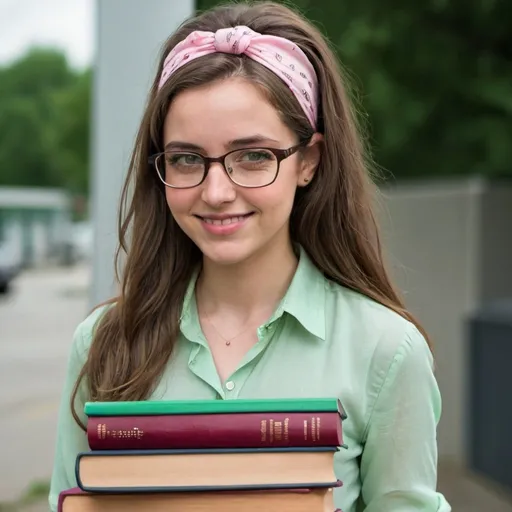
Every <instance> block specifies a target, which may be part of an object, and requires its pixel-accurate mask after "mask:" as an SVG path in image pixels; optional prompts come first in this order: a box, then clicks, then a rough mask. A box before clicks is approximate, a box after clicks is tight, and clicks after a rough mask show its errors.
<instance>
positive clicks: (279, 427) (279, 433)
mask: <svg viewBox="0 0 512 512" xmlns="http://www.w3.org/2000/svg"><path fill="white" fill-rule="evenodd" d="M274 439H275V440H276V441H282V440H283V422H282V421H275V422H274Z"/></svg>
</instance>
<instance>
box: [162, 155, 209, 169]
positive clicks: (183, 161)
mask: <svg viewBox="0 0 512 512" xmlns="http://www.w3.org/2000/svg"><path fill="white" fill-rule="evenodd" d="M166 162H167V164H168V165H183V166H192V165H193V166H196V165H202V164H203V159H202V158H201V157H200V156H199V155H194V154H191V153H170V154H167V155H166Z"/></svg>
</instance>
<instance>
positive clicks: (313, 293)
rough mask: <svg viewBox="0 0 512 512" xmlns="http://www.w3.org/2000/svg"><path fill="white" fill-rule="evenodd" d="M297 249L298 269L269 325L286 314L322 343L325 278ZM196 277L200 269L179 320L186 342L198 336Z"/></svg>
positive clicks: (300, 248)
mask: <svg viewBox="0 0 512 512" xmlns="http://www.w3.org/2000/svg"><path fill="white" fill-rule="evenodd" d="M298 250H299V263H298V265H297V269H296V271H295V274H294V276H293V278H292V281H291V283H290V286H289V287H288V290H287V292H286V294H285V296H284V297H283V300H282V301H281V302H280V304H279V306H278V307H277V309H276V311H275V312H274V314H273V315H272V318H271V319H270V322H272V321H274V320H277V319H278V318H279V317H281V316H282V315H283V313H284V312H286V313H288V314H289V315H291V316H293V317H294V318H295V319H296V320H297V321H298V322H299V323H300V324H301V325H302V326H303V327H304V328H305V329H306V330H308V331H309V332H310V333H311V334H313V336H315V337H317V338H320V339H322V340H325V277H324V276H323V274H322V273H321V272H320V270H318V268H317V267H316V266H315V264H314V263H313V262H312V261H311V259H310V258H309V256H308V255H307V253H306V251H305V250H304V249H303V248H302V247H300V246H299V247H298ZM198 275H199V270H196V271H195V272H194V274H193V276H192V278H191V280H190V283H189V285H188V288H187V292H186V293H185V298H184V301H183V308H182V313H181V317H180V327H181V331H182V332H183V334H184V336H185V337H186V338H188V339H194V338H196V337H197V336H198V334H199V333H200V323H199V316H198V313H197V305H196V300H195V294H194V291H195V285H196V281H197V277H198Z"/></svg>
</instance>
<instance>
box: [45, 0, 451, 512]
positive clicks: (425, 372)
mask: <svg viewBox="0 0 512 512" xmlns="http://www.w3.org/2000/svg"><path fill="white" fill-rule="evenodd" d="M368 168H369V165H368V163H367V161H366V160H365V155H364V152H363V144H362V142H361V139H360V137H359V134H358V131H357V128H356V123H355V120H354V116H353V113H352V109H351V105H350V103H349V100H348V98H347V93H346V91H345V87H344V84H343V82H342V78H341V73H340V69H339V68H338V65H337V61H336V58H335V56H334V54H333V53H332V52H331V50H330V49H329V46H328V44H327V43H326V41H325V40H324V39H323V37H322V36H321V34H320V33H319V32H318V31H317V30H316V29H315V28H314V27H313V26H312V25H311V24H309V23H308V22H307V21H306V20H304V19H303V18H302V17H301V16H299V15H298V14H296V13H294V12H292V11H291V10H289V9H288V8H286V7H284V6H282V5H278V4H274V3H259V4H254V5H252V4H251V5H248V4H241V3H239V4H237V5H229V6H224V7H220V8H217V9H214V10H211V11H208V12H206V13H203V14H201V15H200V16H198V17H196V18H194V19H191V20H189V21H187V22H186V23H185V24H183V25H182V26H181V27H180V28H179V30H177V32H176V33H175V34H174V35H173V36H172V37H171V38H170V39H169V40H168V42H167V43H166V44H165V47H164V49H163V53H162V56H161V61H160V65H159V69H158V74H157V76H156V77H155V80H154V84H153V87H152V89H151V91H150V96H149V101H148V105H147V108H146V111H145V113H144V116H143V119H142V123H141V126H140V129H139V132H138V137H137V140H136V144H135V149H134V152H133V156H132V159H131V164H130V170H129V176H128V179H127V183H126V186H125V190H124V204H127V203H129V207H128V209H127V211H126V213H124V212H121V223H120V245H121V247H122V249H123V250H124V251H125V253H126V256H125V261H124V269H123V273H122V278H121V289H120V294H119V296H118V297H116V298H115V300H112V301H111V302H110V303H109V304H107V305H102V306H101V307H98V308H97V309H96V310H95V311H94V312H93V313H92V314H91V315H90V316H89V317H88V318H87V319H85V320H84V321H83V323H81V324H80V325H79V326H78V328H77V331H76V335H75V338H74V341H73V345H72V348H71V356H70V361H69V368H68V377H67V382H66V386H65V390H64V397H63V401H62V406H61V410H60V417H59V428H58V436H57V447H56V458H55V467H54V472H53V479H52V488H51V494H50V503H51V506H52V509H53V510H55V509H56V502H57V497H58V494H59V492H60V491H62V490H63V489H65V488H69V487H73V486H75V485H76V480H75V476H74V464H75V457H76V454H77V453H78V452H79V451H82V450H87V449H88V447H87V440H86V436H85V433H84V430H83V427H84V424H85V421H86V418H85V417H84V414H83V404H84V402H85V401H87V400H109V401H116V400H142V399H147V400H161V399H199V398H201V399H226V400H227V399H229V400H232V399H238V398H256V397H258V398H260V397H314V396H337V397H339V398H340V399H341V402H342V403H343V405H344V407H345V409H346V411H347V413H348V419H347V420H346V421H345V422H344V429H345V439H346V444H347V445H348V449H346V450H345V449H342V450H341V451H340V452H339V453H338V454H337V458H336V462H335V469H336V473H337V476H338V478H339V479H340V480H342V481H343V483H344V485H343V487H341V488H340V489H336V491H335V502H336V506H338V507H341V508H342V509H343V511H344V512H355V511H356V510H364V511H366V512H400V511H403V512H405V511H407V512H410V511H413V510H417V511H424V512H434V511H438V512H440V511H442V512H445V511H448V510H450V506H449V505H448V504H447V502H446V500H445V499H444V498H443V496H442V495H441V494H440V493H438V492H436V463H437V449H436V427H437V422H438V420H439V416H440V410H441V399H440V394H439V390H438V387H437V384H436V381H435V378H434V374H433V370H432V366H433V358H432V355H431V351H430V349H429V346H428V344H427V341H426V339H427V337H426V335H425V334H424V333H423V331H422V329H421V328H420V327H419V326H418V324H417V323H416V321H415V320H414V319H413V318H412V317H411V315H410V314H409V313H408V312H407V311H406V310H405V308H404V306H403V304H402V302H401V300H400V299H399V297H398V295H397V292H396V291H395V289H394V288H393V285H392V283H391V281H390V278H389V277H388V274H387V273H386V270H385V267H384V264H383V258H382V255H381V249H380V246H379V237H378V233H377V229H376V223H375V220H374V215H373V213H372V185H371V180H370V178H369V172H368ZM70 405H71V406H70Z"/></svg>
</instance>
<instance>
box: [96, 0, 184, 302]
mask: <svg viewBox="0 0 512 512" xmlns="http://www.w3.org/2000/svg"><path fill="white" fill-rule="evenodd" d="M193 11H194V1H193V0H145V1H144V2H142V1H141V0H108V1H104V0H101V1H100V0H96V58H95V74H94V90H93V123H92V127H93V128H92V163H93V179H92V205H91V206H92V209H91V211H92V212H93V222H94V237H95V238H94V255H93V264H94V273H93V283H92V293H91V304H96V303H98V302H99V301H102V300H105V299H106V298H109V297H111V296H112V294H113V293H114V291H115V288H114V286H115V283H114V268H113V256H114V252H115V248H116V245H117V211H118V207H119V198H120V191H121V187H122V183H123V179H124V176H125V173H126V170H127V167H128V162H129V158H130V153H131V150H132V147H133V142H134V138H135V135H136V130H137V127H138V125H139V122H140V119H141V116H142V112H143V108H144V104H145V102H146V98H147V94H148V91H149V87H150V85H151V82H152V78H153V76H154V73H155V72H156V66H157V58H158V55H159V50H160V48H161V46H162V44H163V43H164V42H165V40H166V39H167V38H168V37H169V36H170V35H171V33H172V32H173V31H174V30H175V29H176V28H177V27H178V25H179V24H180V23H181V22H182V21H183V20H184V19H185V18H186V17H188V16H189V15H191V14H192V13H193Z"/></svg>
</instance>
